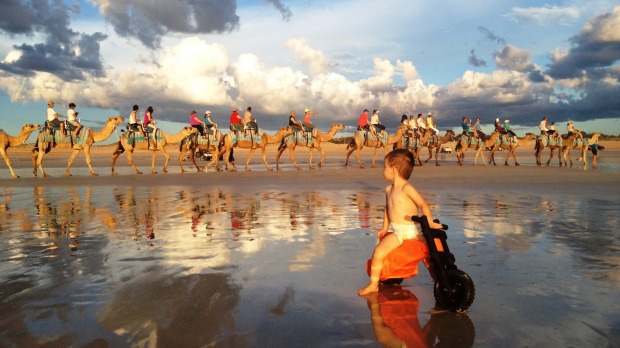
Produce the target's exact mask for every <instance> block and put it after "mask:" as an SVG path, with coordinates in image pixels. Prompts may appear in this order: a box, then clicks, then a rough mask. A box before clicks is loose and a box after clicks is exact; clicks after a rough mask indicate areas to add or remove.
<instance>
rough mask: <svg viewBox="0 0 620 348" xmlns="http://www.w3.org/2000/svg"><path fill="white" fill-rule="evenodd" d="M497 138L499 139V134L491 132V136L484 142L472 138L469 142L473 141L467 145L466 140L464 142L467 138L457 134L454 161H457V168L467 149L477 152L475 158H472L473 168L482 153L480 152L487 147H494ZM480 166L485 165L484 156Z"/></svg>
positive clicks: (460, 164)
mask: <svg viewBox="0 0 620 348" xmlns="http://www.w3.org/2000/svg"><path fill="white" fill-rule="evenodd" d="M498 137H499V133H498V132H493V133H491V136H490V137H488V138H487V140H486V141H482V140H476V139H474V138H473V137H471V140H473V142H471V143H469V142H468V140H465V139H467V138H469V137H466V136H464V135H463V134H459V135H458V136H457V137H456V139H457V144H456V159H457V160H458V163H459V166H462V165H463V153H464V152H465V151H467V149H475V150H477V151H476V156H475V157H474V166H476V165H478V157H480V154H481V153H482V151H483V150H484V149H486V148H487V147H491V146H493V145H495V141H496V140H497V138H498ZM482 164H484V165H485V166H486V165H487V163H486V161H485V159H484V156H482Z"/></svg>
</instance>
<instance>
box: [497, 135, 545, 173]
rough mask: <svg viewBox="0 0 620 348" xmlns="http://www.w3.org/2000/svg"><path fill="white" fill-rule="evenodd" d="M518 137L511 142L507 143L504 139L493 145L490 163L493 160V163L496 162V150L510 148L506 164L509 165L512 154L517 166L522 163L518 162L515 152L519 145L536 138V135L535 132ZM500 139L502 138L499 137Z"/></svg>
mask: <svg viewBox="0 0 620 348" xmlns="http://www.w3.org/2000/svg"><path fill="white" fill-rule="evenodd" d="M515 138H516V139H515V140H514V141H510V142H509V143H506V142H504V141H496V143H495V146H493V147H492V148H491V153H490V154H489V163H491V162H493V165H496V164H495V151H497V150H499V149H502V150H508V154H506V161H505V162H504V165H505V166H507V165H509V164H508V158H510V156H512V158H513V159H514V161H515V166H518V165H520V164H519V162H517V155H516V154H515V150H516V149H517V147H519V146H523V145H525V144H527V142H528V141H530V140H531V139H533V138H536V135H535V134H534V133H527V134H526V135H525V137H523V138H519V137H515ZM498 140H500V139H499V138H498Z"/></svg>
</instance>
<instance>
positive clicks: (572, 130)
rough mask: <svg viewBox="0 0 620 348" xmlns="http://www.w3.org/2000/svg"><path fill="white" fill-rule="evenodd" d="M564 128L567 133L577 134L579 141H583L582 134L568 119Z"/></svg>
mask: <svg viewBox="0 0 620 348" xmlns="http://www.w3.org/2000/svg"><path fill="white" fill-rule="evenodd" d="M566 128H567V129H568V134H577V136H578V137H579V138H580V139H581V141H583V134H582V133H581V131H580V130H579V129H577V128H576V127H575V126H574V125H573V121H568V123H567V124H566Z"/></svg>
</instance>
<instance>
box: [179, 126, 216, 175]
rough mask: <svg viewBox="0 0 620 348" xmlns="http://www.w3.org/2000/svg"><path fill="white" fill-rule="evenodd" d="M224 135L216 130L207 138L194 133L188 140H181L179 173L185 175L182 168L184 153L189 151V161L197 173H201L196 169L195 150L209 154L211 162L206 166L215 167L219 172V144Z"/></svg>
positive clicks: (200, 169) (198, 168)
mask: <svg viewBox="0 0 620 348" xmlns="http://www.w3.org/2000/svg"><path fill="white" fill-rule="evenodd" d="M223 137H224V135H223V134H222V132H220V131H219V130H217V131H216V132H215V134H208V136H207V137H204V136H201V135H200V134H198V133H196V134H194V135H192V136H191V137H189V138H184V139H183V140H181V144H180V145H179V150H180V152H181V154H180V155H179V164H180V165H181V173H185V172H186V170H185V169H184V168H183V159H184V158H185V153H186V152H188V151H189V159H190V160H191V161H192V163H193V164H194V166H196V170H198V171H199V172H200V171H202V168H200V167H198V165H197V164H196V159H195V154H196V150H206V151H209V152H210V153H211V162H209V163H208V164H207V166H211V165H215V167H216V168H217V169H218V170H219V159H220V148H219V147H220V144H221V142H222V138H223Z"/></svg>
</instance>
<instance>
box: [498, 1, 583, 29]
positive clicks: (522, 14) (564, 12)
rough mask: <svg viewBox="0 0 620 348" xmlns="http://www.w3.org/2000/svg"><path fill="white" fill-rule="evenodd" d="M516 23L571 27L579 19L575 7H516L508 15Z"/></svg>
mask: <svg viewBox="0 0 620 348" xmlns="http://www.w3.org/2000/svg"><path fill="white" fill-rule="evenodd" d="M506 16H507V17H508V18H510V19H512V20H513V21H515V22H524V23H536V24H540V25H558V24H559V25H570V24H572V23H574V22H575V21H576V20H577V19H578V18H579V10H578V9H577V8H575V7H558V6H556V5H554V6H549V5H546V6H543V7H527V8H524V7H515V8H513V9H511V10H510V12H509V13H508V14H507V15H506Z"/></svg>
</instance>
